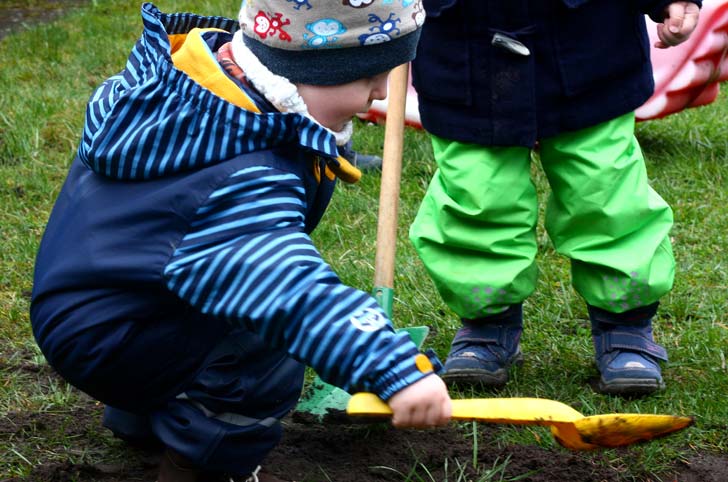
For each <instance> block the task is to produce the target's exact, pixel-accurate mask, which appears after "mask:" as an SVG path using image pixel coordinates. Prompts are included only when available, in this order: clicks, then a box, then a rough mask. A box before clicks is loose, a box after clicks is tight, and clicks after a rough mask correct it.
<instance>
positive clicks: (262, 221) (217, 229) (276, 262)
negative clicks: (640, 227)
mask: <svg viewBox="0 0 728 482" xmlns="http://www.w3.org/2000/svg"><path fill="white" fill-rule="evenodd" d="M273 206H275V208H274V209H273V208H272V207H273ZM306 208H307V206H306V196H305V192H304V187H303V182H302V180H301V179H300V178H299V177H298V176H296V175H295V174H292V173H288V172H284V171H281V170H278V169H275V168H271V167H263V166H257V167H249V168H245V169H242V170H240V171H238V172H236V173H234V174H233V175H232V176H230V177H229V179H228V180H227V182H226V183H225V184H224V185H222V186H220V187H219V188H218V189H216V190H215V191H214V192H213V193H212V194H211V195H210V196H209V198H208V201H207V203H206V204H205V205H204V206H202V207H201V208H200V209H199V210H198V211H197V216H196V218H195V219H194V221H193V222H192V223H191V225H190V228H189V231H188V232H187V233H186V234H185V236H184V237H183V239H182V240H181V242H180V243H179V245H178V246H177V248H176V250H175V252H174V254H173V255H172V258H171V259H170V260H169V263H168V264H167V266H166V268H165V270H164V274H165V277H166V279H167V286H168V288H169V289H170V290H172V291H173V292H174V293H176V294H177V295H178V296H180V297H181V298H182V299H184V300H186V301H187V302H188V303H190V304H191V305H192V306H194V307H196V308H197V309H199V310H200V311H202V312H203V313H205V314H209V315H213V316H216V317H222V318H225V319H228V320H230V321H231V322H233V323H244V324H246V325H248V326H249V327H250V328H251V329H253V330H254V331H256V332H258V333H260V334H261V336H263V337H264V339H265V340H267V341H268V342H269V343H271V345H273V346H276V347H281V348H285V349H287V350H288V352H289V353H290V354H291V355H292V356H293V357H295V358H297V359H299V360H303V361H305V362H306V363H308V364H310V365H311V366H312V367H314V369H316V371H317V372H318V373H319V375H320V376H321V378H322V379H324V380H326V381H328V382H330V383H334V384H336V385H338V386H340V387H342V388H344V389H348V390H353V389H360V390H377V393H379V394H380V395H381V396H383V397H389V396H391V394H393V393H394V392H395V391H397V390H399V389H401V388H403V387H404V386H406V385H407V384H410V383H412V382H413V381H415V380H417V379H419V378H421V377H422V376H423V375H422V374H421V373H419V372H418V371H417V370H416V369H415V367H414V364H413V363H412V360H413V358H414V356H415V355H416V353H417V351H416V350H415V348H414V345H412V344H411V343H409V342H408V339H407V335H404V336H403V335H402V334H395V333H394V332H393V331H392V330H391V323H390V322H389V321H388V320H387V323H386V325H385V326H384V327H382V328H381V329H377V330H373V331H363V330H361V329H359V328H357V327H356V326H355V325H354V324H352V322H351V321H350V320H351V318H352V315H353V314H356V313H362V312H363V311H364V310H375V311H376V312H377V313H379V314H380V315H381V316H382V317H384V313H383V312H381V310H380V308H379V307H378V305H377V304H376V301H375V300H374V299H373V298H372V297H371V296H369V295H368V294H367V293H364V292H363V291H359V290H356V289H354V288H351V287H348V286H345V285H343V284H342V283H341V281H340V280H339V279H338V277H337V276H336V274H335V273H334V272H333V271H332V270H331V268H330V266H329V265H328V264H326V263H325V262H324V260H323V259H322V258H321V256H320V254H319V253H318V251H317V250H316V248H315V247H314V246H313V244H312V242H311V239H310V238H309V236H308V235H307V234H306V233H305V232H304V221H305V215H306V214H305V213H306ZM384 318H386V317H384ZM392 373H395V374H396V376H393V375H391V374H392ZM386 374H390V375H386ZM352 375H353V376H352Z"/></svg>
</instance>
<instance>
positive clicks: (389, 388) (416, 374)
mask: <svg viewBox="0 0 728 482" xmlns="http://www.w3.org/2000/svg"><path fill="white" fill-rule="evenodd" d="M442 368H443V365H442V362H440V360H439V359H438V358H437V355H436V354H435V352H434V351H432V349H428V350H425V352H423V353H419V352H416V351H415V352H414V353H412V354H410V355H409V356H407V357H405V358H404V359H403V360H402V361H401V362H400V363H398V364H397V365H395V366H394V367H393V368H392V369H391V370H389V372H387V374H386V375H384V376H383V377H381V378H380V379H379V380H377V382H376V383H374V384H373V385H372V387H371V388H372V389H371V391H372V392H374V393H376V394H377V395H378V396H379V398H381V399H382V400H384V401H387V400H389V399H390V398H391V397H392V395H394V394H395V393H397V392H398V391H400V390H402V389H403V388H406V387H408V386H410V385H412V384H413V383H415V382H418V381H419V380H422V379H423V378H425V377H427V376H430V375H435V374H437V373H440V372H441V371H442Z"/></svg>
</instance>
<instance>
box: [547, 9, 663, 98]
mask: <svg viewBox="0 0 728 482" xmlns="http://www.w3.org/2000/svg"><path fill="white" fill-rule="evenodd" d="M567 2H570V3H574V4H577V3H579V4H580V5H581V6H579V7H578V8H573V9H566V8H564V9H562V11H561V12H559V13H560V15H558V21H557V25H556V31H555V33H554V36H555V42H554V48H555V49H556V60H557V62H558V66H559V69H560V71H561V72H560V73H561V79H562V83H563V87H564V92H565V94H566V95H577V94H580V93H582V92H584V91H587V90H598V89H600V88H602V87H606V86H607V85H608V83H609V81H610V80H612V79H617V78H621V77H624V76H626V75H629V74H630V73H631V72H635V73H637V72H641V71H642V69H643V67H644V63H645V62H649V39H648V36H647V30H646V27H645V22H644V15H642V14H640V13H638V12H637V11H636V10H635V9H634V8H633V7H630V5H629V3H630V2H612V1H610V0H581V1H580V0H564V3H567Z"/></svg>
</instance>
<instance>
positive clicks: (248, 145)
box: [78, 3, 338, 180]
mask: <svg viewBox="0 0 728 482" xmlns="http://www.w3.org/2000/svg"><path fill="white" fill-rule="evenodd" d="M142 19H143V22H144V33H143V35H142V38H141V39H140V40H139V41H138V42H137V43H136V45H135V46H134V49H133V50H132V52H131V54H130V55H129V59H128V61H127V64H126V68H125V69H124V70H123V71H122V72H120V73H119V74H117V75H115V76H113V77H111V78H109V79H108V80H107V81H106V82H104V83H103V84H102V85H101V86H100V87H99V88H98V89H97V90H96V91H95V92H94V93H93V94H92V96H91V99H90V101H89V103H88V107H87V110H86V122H85V126H84V131H83V136H82V142H81V144H80V146H79V150H78V154H79V157H80V158H81V160H82V161H83V162H84V163H85V164H86V165H87V166H88V167H89V168H91V169H93V170H94V171H95V172H97V173H100V174H103V175H105V176H107V177H112V178H115V179H123V180H137V179H151V178H155V177H160V176H167V175H170V174H175V173H178V172H181V171H185V170H191V169H199V168H202V167H205V166H208V165H211V164H215V163H219V162H224V161H225V160H226V159H231V158H233V157H235V156H238V155H241V154H245V153H249V152H254V151H258V150H262V149H269V148H271V147H274V146H276V145H279V144H283V143H289V142H296V143H298V144H300V145H301V146H303V147H304V148H306V149H309V150H312V151H315V152H317V153H319V154H321V155H323V156H325V157H329V158H336V157H337V156H338V151H337V148H336V141H335V139H334V136H333V135H332V134H331V133H330V132H329V131H327V130H326V129H324V128H323V127H322V126H320V125H319V124H317V123H316V122H314V121H312V120H311V119H309V118H307V117H305V116H302V115H300V114H295V113H281V112H277V111H273V112H261V113H256V112H249V111H247V110H245V109H243V108H240V107H237V106H235V105H233V104H230V103H228V102H227V101H225V100H224V99H222V98H220V97H218V96H216V95H215V94H213V93H212V92H210V91H208V90H206V89H205V88H203V87H202V86H201V85H199V84H197V83H196V82H195V81H193V80H192V79H190V78H189V77H188V76H187V75H186V74H185V73H184V72H182V71H180V70H178V69H176V68H175V67H174V65H173V63H172V57H171V44H170V42H169V38H168V35H169V34H177V33H186V32H187V31H188V30H189V29H191V28H194V27H200V28H220V29H222V30H226V31H228V32H233V31H234V30H235V29H236V28H237V22H235V21H234V20H231V19H227V18H224V17H200V16H197V15H193V14H186V13H178V14H164V13H162V12H160V11H159V10H158V9H157V8H156V7H155V6H154V5H152V4H150V3H145V4H144V5H143V6H142ZM250 97H251V98H255V97H256V95H252V94H251V96H250ZM259 107H260V108H261V109H264V108H266V106H259Z"/></svg>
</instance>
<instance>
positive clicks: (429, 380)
mask: <svg viewBox="0 0 728 482" xmlns="http://www.w3.org/2000/svg"><path fill="white" fill-rule="evenodd" d="M389 407H390V408H391V409H392V425H394V426H395V427H433V426H436V425H445V424H446V423H447V422H448V421H449V420H450V416H451V415H452V406H451V403H450V395H449V394H448V393H447V387H446V386H445V382H443V381H442V379H441V378H440V377H438V376H436V375H431V376H428V377H425V378H423V379H422V380H420V381H418V382H417V383H414V384H412V385H410V386H408V387H407V388H404V389H402V390H400V391H399V392H397V393H395V394H394V395H393V396H392V398H390V399H389Z"/></svg>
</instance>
